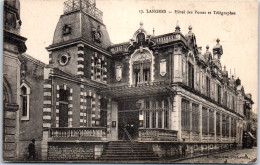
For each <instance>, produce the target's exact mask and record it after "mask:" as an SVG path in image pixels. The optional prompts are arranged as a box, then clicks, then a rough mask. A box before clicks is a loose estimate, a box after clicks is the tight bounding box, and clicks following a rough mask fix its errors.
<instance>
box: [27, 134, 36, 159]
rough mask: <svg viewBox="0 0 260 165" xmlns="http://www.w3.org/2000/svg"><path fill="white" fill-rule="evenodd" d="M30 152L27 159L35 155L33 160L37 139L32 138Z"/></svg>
mask: <svg viewBox="0 0 260 165" xmlns="http://www.w3.org/2000/svg"><path fill="white" fill-rule="evenodd" d="M28 152H29V155H28V157H27V160H29V159H30V158H31V157H33V160H35V139H32V143H30V144H29V146H28Z"/></svg>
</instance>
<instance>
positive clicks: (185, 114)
mask: <svg viewBox="0 0 260 165" xmlns="http://www.w3.org/2000/svg"><path fill="white" fill-rule="evenodd" d="M189 104H190V102H189V101H187V100H185V99H182V102H181V128H182V130H184V131H189V130H190V108H189Z"/></svg>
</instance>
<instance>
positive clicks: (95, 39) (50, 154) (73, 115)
mask: <svg viewBox="0 0 260 165" xmlns="http://www.w3.org/2000/svg"><path fill="white" fill-rule="evenodd" d="M102 15H103V13H102V11H100V10H99V9H98V8H97V7H96V3H95V1H94V0H69V1H66V2H65V3H64V13H63V14H62V15H61V16H60V19H59V21H58V23H57V26H56V29H55V33H54V37H53V43H52V44H51V45H50V46H49V47H47V51H48V52H49V64H48V65H46V64H43V63H41V62H39V61H37V60H35V59H33V58H32V57H30V56H29V55H26V54H23V55H20V56H21V58H20V59H19V62H20V63H21V64H20V63H19V69H17V74H18V72H19V74H18V75H19V80H17V81H16V80H14V79H11V80H9V81H15V82H17V84H16V85H15V86H16V87H17V91H19V92H20V93H19V94H17V99H22V100H24V101H23V102H21V100H18V101H17V102H15V103H16V104H17V105H16V106H14V107H16V109H18V104H19V107H20V108H19V110H20V111H19V115H18V114H17V116H16V120H17V125H19V128H16V129H15V130H19V132H20V133H19V137H17V144H19V145H17V146H19V147H20V149H19V150H18V152H19V155H20V158H22V157H25V156H26V154H25V153H26V152H27V151H26V150H25V149H26V148H25V147H26V146H27V145H28V143H29V142H30V140H31V139H32V138H34V139H36V147H37V155H38V159H41V160H49V161H53V160H87V159H104V160H116V159H120V160H121V159H130V158H131V157H129V154H128V153H131V150H130V149H129V146H132V149H134V148H135V149H136V148H139V151H138V149H137V151H135V150H134V152H133V153H135V154H136V155H134V154H133V156H135V157H132V158H133V159H158V158H160V157H167V156H171V157H173V156H178V155H179V154H180V149H181V148H180V146H181V145H180V144H181V143H182V142H183V139H185V143H187V146H188V148H187V153H196V152H209V151H213V150H221V149H225V148H229V147H231V146H232V144H233V143H234V142H236V143H238V146H242V137H243V136H242V135H243V120H244V116H245V114H244V104H245V101H244V98H245V97H244V95H243V91H242V90H241V89H242V88H241V87H240V86H241V82H240V80H239V79H235V78H234V76H232V75H228V72H227V71H226V68H225V66H223V67H222V65H221V62H220V59H221V56H222V55H223V48H222V46H221V44H220V40H219V39H218V40H217V43H216V45H215V46H214V47H213V49H212V50H210V49H209V46H206V52H202V48H201V47H198V46H197V43H196V36H195V34H194V33H193V32H192V27H191V26H189V32H188V34H182V32H181V28H180V27H179V26H178V25H176V27H175V31H173V32H169V33H167V34H163V35H158V36H154V35H150V34H149V33H148V32H147V31H146V30H145V29H144V26H143V23H140V27H139V28H138V29H137V30H136V32H135V33H134V34H133V36H132V38H131V36H130V37H129V38H131V39H130V41H127V42H124V43H119V44H112V43H111V41H110V38H109V34H108V32H107V30H106V26H105V24H104V23H103V21H102ZM24 51H25V50H24ZM24 51H22V52H24ZM22 52H20V53H22ZM7 64H9V63H8V62H7ZM20 75H21V76H20ZM18 82H19V83H18ZM239 82H240V83H239ZM6 86H8V85H6ZM9 86H13V85H9ZM6 91H7V92H5V93H8V88H7V89H6ZM23 92H24V94H23ZM5 93H4V94H5ZM9 93H10V92H9ZM6 96H9V95H8V94H6ZM14 96H15V95H14ZM19 96H21V97H19ZM6 98H9V97H6ZM24 103H26V105H28V106H23V105H25V104H24ZM4 111H6V110H4ZM32 130H34V131H35V132H33V133H32ZM5 135H6V136H7V134H5ZM15 135H16V134H15ZM17 135H18V131H17ZM18 139H19V140H18ZM123 140H127V141H123ZM122 141H123V142H122ZM4 144H5V143H4ZM135 145H136V146H138V147H133V146H135ZM118 148H119V149H121V152H123V153H125V155H124V154H120V155H118V152H116V151H118V150H117V149H118ZM114 151H115V152H114ZM138 153H139V154H138ZM140 153H142V154H140Z"/></svg>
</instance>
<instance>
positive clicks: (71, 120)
mask: <svg viewBox="0 0 260 165" xmlns="http://www.w3.org/2000/svg"><path fill="white" fill-rule="evenodd" d="M69 93H70V95H69V99H68V102H69V104H68V127H72V122H73V89H72V88H70V89H69Z"/></svg>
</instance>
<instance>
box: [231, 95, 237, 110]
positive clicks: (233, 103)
mask: <svg viewBox="0 0 260 165" xmlns="http://www.w3.org/2000/svg"><path fill="white" fill-rule="evenodd" d="M231 109H232V110H234V111H235V110H236V105H235V97H234V96H232V108H231Z"/></svg>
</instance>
